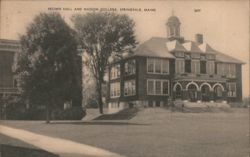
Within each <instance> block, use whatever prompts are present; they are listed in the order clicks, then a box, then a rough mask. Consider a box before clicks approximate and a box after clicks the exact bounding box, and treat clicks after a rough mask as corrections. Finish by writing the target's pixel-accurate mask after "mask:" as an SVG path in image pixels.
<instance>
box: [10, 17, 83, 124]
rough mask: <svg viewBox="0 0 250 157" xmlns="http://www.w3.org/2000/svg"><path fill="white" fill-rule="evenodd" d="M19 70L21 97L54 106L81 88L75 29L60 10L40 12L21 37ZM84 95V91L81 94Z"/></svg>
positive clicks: (17, 59) (71, 96) (69, 97)
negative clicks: (66, 21)
mask: <svg viewBox="0 0 250 157" xmlns="http://www.w3.org/2000/svg"><path fill="white" fill-rule="evenodd" d="M20 43H21V52H20V53H18V55H17V57H16V65H15V73H16V75H17V78H18V86H19V87H20V91H21V96H22V97H23V98H24V99H26V100H28V102H29V104H32V105H45V106H46V122H47V123H49V121H50V112H51V109H52V108H53V107H55V106H57V107H58V105H62V104H63V103H64V102H66V101H72V100H73V99H74V98H75V95H79V94H78V92H79V91H81V61H80V62H79V58H80V56H78V53H77V41H76V39H75V32H74V31H73V30H72V29H71V28H70V27H69V26H68V25H67V24H66V23H65V21H64V20H63V18H62V17H61V15H60V14H59V13H40V14H39V15H37V16H36V17H35V18H34V20H33V22H32V23H31V24H30V25H29V26H28V27H27V30H26V33H25V35H23V36H21V39H20ZM80 95H81V94H80Z"/></svg>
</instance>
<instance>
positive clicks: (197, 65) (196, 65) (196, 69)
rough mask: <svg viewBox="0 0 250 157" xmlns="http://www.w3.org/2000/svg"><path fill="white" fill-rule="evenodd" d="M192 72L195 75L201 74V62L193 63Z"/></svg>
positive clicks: (195, 61) (194, 61)
mask: <svg viewBox="0 0 250 157" xmlns="http://www.w3.org/2000/svg"><path fill="white" fill-rule="evenodd" d="M191 72H192V73H194V74H199V73H200V61H199V60H192V61H191Z"/></svg>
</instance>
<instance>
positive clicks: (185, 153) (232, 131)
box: [0, 108, 249, 157]
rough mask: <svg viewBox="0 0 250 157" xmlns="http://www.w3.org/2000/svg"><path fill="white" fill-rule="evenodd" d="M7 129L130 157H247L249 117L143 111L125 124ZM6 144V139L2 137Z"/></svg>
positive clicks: (19, 124)
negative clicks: (25, 131) (19, 130)
mask: <svg viewBox="0 0 250 157" xmlns="http://www.w3.org/2000/svg"><path fill="white" fill-rule="evenodd" d="M0 123H1V124H4V125H8V126H11V127H14V128H20V129H25V130H29V131H32V132H35V133H39V134H44V135H48V136H54V137H61V138H65V139H70V140H73V141H77V142H80V143H84V144H88V145H92V146H96V147H99V148H103V149H106V150H110V151H112V152H116V153H118V154H122V155H126V156H128V157H247V156H248V155H249V134H248V133H249V112H248V110H247V109H232V111H231V112H218V113H180V112H170V111H168V110H165V109H159V108H156V109H143V110H142V111H140V112H138V114H137V115H136V116H135V117H134V118H132V119H130V120H123V121H114V120H113V121H103V120H97V121H90V122H82V121H65V122H62V121H60V122H53V123H52V124H45V123H44V122H43V121H1V122H0ZM0 138H1V136H0Z"/></svg>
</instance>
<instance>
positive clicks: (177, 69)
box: [107, 16, 244, 109]
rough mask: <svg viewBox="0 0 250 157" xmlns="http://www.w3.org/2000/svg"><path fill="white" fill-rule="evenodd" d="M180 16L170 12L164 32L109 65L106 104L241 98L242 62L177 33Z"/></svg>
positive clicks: (200, 40) (119, 105) (199, 38)
mask: <svg viewBox="0 0 250 157" xmlns="http://www.w3.org/2000/svg"><path fill="white" fill-rule="evenodd" d="M180 25H181V23H180V20H179V19H178V18H177V17H176V16H171V17H170V18H169V19H168V21H167V23H166V30H167V37H166V38H162V37H152V38H151V39H149V40H147V41H145V42H144V43H142V44H141V45H139V46H138V47H137V49H136V50H135V51H134V53H133V54H132V55H127V56H126V57H124V58H123V59H119V60H118V59H117V60H113V61H112V63H111V64H110V67H109V83H108V93H109V96H108V99H107V100H108V103H109V108H111V109H112V108H113V109H121V108H124V107H127V106H129V105H139V106H149V107H150V106H163V105H164V104H167V102H168V100H169V98H171V99H173V100H176V99H181V100H183V101H192V102H200V101H206V102H214V101H223V102H232V101H241V100H242V72H241V67H242V64H244V63H243V62H242V61H240V60H238V59H236V58H234V57H231V56H229V55H226V54H224V53H221V52H219V51H217V50H215V49H214V48H212V47H211V46H210V45H209V44H207V43H204V42H203V35H202V34H196V36H195V41H191V40H186V39H184V37H182V36H181V34H180Z"/></svg>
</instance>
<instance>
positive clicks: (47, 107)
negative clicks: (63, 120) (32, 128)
mask: <svg viewBox="0 0 250 157" xmlns="http://www.w3.org/2000/svg"><path fill="white" fill-rule="evenodd" d="M49 106H50V105H49V104H46V123H47V124H48V123H50V107H49Z"/></svg>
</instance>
